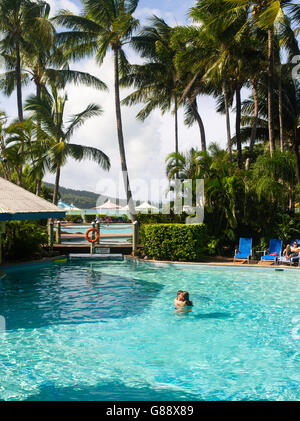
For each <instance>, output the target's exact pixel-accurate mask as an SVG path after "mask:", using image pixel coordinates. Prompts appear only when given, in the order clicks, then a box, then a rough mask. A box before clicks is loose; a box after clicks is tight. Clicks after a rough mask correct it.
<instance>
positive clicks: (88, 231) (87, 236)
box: [85, 228, 100, 243]
mask: <svg viewBox="0 0 300 421" xmlns="http://www.w3.org/2000/svg"><path fill="white" fill-rule="evenodd" d="M90 232H95V233H96V238H95V239H94V240H92V239H91V238H90V237H89V233H90ZM99 238H100V234H99V231H98V230H97V229H96V228H90V229H89V230H87V232H86V233H85V239H86V240H87V241H88V242H89V243H97V241H98V240H99Z"/></svg>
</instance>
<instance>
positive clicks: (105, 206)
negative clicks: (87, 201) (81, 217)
mask: <svg viewBox="0 0 300 421" xmlns="http://www.w3.org/2000/svg"><path fill="white" fill-rule="evenodd" d="M94 209H97V210H98V209H99V210H102V209H121V206H119V205H116V204H115V203H113V202H111V201H110V200H108V201H107V202H105V203H103V205H100V206H96V207H95V208H94Z"/></svg>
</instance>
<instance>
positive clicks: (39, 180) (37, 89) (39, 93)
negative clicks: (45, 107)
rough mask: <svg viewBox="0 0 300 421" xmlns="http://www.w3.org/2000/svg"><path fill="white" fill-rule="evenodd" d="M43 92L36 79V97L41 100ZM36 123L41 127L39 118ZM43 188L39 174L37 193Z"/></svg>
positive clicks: (36, 186)
mask: <svg viewBox="0 0 300 421" xmlns="http://www.w3.org/2000/svg"><path fill="white" fill-rule="evenodd" d="M41 92H42V87H41V84H40V83H39V81H36V97H37V99H38V100H40V98H41ZM36 123H37V127H38V128H39V127H40V126H41V122H40V121H39V120H38V121H37V122H36ZM36 140H37V141H38V134H37V138H36ZM41 190H42V179H41V177H40V175H38V176H37V179H36V185H35V194H36V195H37V196H40V195H41Z"/></svg>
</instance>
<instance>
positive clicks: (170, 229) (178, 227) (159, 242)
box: [142, 224, 207, 261]
mask: <svg viewBox="0 0 300 421" xmlns="http://www.w3.org/2000/svg"><path fill="white" fill-rule="evenodd" d="M206 243H207V230H206V226H205V225H204V224H197V225H183V224H148V225H144V232H143V238H142V244H143V247H144V252H145V255H147V256H148V257H151V258H153V259H157V260H171V261H198V260H200V259H201V257H202V256H203V255H204V253H205V251H206Z"/></svg>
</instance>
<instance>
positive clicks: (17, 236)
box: [3, 221, 48, 260]
mask: <svg viewBox="0 0 300 421" xmlns="http://www.w3.org/2000/svg"><path fill="white" fill-rule="evenodd" d="M47 243H48V234H47V229H46V227H43V226H41V225H39V224H38V223H37V222H27V221H14V222H8V223H7V224H6V227H5V234H3V257H4V259H6V260H12V259H20V260H23V259H32V258H35V257H39V256H40V255H41V253H42V248H41V245H45V244H47Z"/></svg>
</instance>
